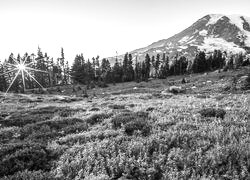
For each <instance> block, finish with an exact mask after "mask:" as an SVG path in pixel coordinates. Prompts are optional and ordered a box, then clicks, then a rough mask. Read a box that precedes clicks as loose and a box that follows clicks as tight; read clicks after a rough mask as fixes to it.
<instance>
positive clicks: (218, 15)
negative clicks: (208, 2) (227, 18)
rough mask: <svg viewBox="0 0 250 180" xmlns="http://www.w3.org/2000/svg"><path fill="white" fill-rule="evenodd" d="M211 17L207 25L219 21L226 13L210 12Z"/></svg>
mask: <svg viewBox="0 0 250 180" xmlns="http://www.w3.org/2000/svg"><path fill="white" fill-rule="evenodd" d="M209 16H210V19H209V21H208V23H207V24H206V26H208V25H210V24H215V23H217V21H218V20H219V19H220V18H222V17H223V16H224V15H222V14H210V15H209Z"/></svg>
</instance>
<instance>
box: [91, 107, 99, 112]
mask: <svg viewBox="0 0 250 180" xmlns="http://www.w3.org/2000/svg"><path fill="white" fill-rule="evenodd" d="M89 111H100V109H99V108H97V107H93V108H91V109H90V110H89Z"/></svg>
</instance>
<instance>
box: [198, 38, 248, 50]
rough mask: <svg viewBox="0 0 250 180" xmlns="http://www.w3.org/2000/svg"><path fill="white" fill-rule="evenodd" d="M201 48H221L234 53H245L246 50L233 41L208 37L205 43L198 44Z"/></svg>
mask: <svg viewBox="0 0 250 180" xmlns="http://www.w3.org/2000/svg"><path fill="white" fill-rule="evenodd" d="M197 47H198V48H199V49H200V50H205V51H207V52H212V51H214V50H215V49H220V50H222V51H227V52H232V53H240V52H242V53H245V50H244V49H242V48H240V47H239V46H238V45H236V44H235V43H233V42H228V41H226V40H224V39H222V38H214V37H206V38H205V39H204V43H203V44H202V45H200V46H197Z"/></svg>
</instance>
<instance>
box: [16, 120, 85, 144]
mask: <svg viewBox="0 0 250 180" xmlns="http://www.w3.org/2000/svg"><path fill="white" fill-rule="evenodd" d="M87 129H88V126H87V124H86V122H83V120H82V119H79V118H64V119H60V120H49V121H43V122H38V123H33V124H28V125H26V126H24V127H23V128H22V129H21V131H20V138H21V139H29V140H34V141H39V142H48V141H50V140H52V139H54V138H56V137H58V136H62V135H63V134H68V133H75V132H79V131H85V130H87Z"/></svg>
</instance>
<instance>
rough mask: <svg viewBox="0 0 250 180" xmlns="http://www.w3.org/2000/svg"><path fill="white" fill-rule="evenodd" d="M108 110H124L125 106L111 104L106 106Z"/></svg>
mask: <svg viewBox="0 0 250 180" xmlns="http://www.w3.org/2000/svg"><path fill="white" fill-rule="evenodd" d="M108 107H109V108H110V109H125V105H119V104H111V105H109V106H108Z"/></svg>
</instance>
